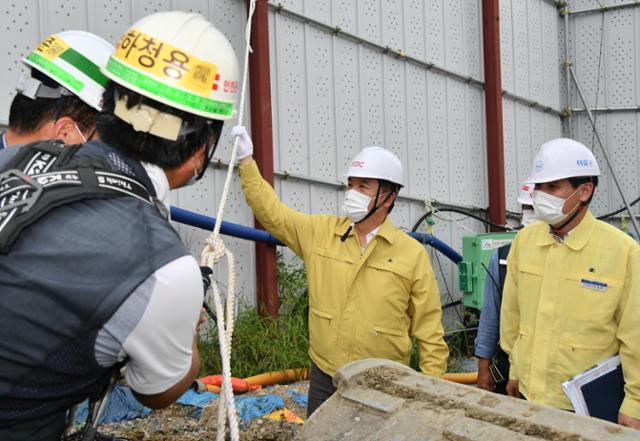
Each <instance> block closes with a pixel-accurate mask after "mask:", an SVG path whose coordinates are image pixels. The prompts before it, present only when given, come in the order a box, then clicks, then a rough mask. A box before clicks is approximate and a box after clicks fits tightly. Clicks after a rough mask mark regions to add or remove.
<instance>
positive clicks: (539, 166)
mask: <svg viewBox="0 0 640 441" xmlns="http://www.w3.org/2000/svg"><path fill="white" fill-rule="evenodd" d="M543 168H544V162H542V161H538V162H536V171H537V172H541V171H542V169H543Z"/></svg>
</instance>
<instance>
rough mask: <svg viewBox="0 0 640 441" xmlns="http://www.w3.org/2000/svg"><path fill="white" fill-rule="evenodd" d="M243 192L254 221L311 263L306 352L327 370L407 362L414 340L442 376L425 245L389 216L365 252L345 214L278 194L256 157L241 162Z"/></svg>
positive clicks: (435, 297)
mask: <svg viewBox="0 0 640 441" xmlns="http://www.w3.org/2000/svg"><path fill="white" fill-rule="evenodd" d="M239 173H240V178H241V182H242V190H243V191H244V194H245V197H246V198H247V202H248V204H249V206H250V207H251V208H252V209H253V211H254V213H255V216H256V218H257V219H258V220H259V221H260V223H261V224H262V225H263V226H264V227H265V228H266V229H267V230H268V231H269V232H270V233H271V234H273V235H274V236H275V237H277V238H278V239H280V240H281V241H282V242H284V243H285V244H286V245H287V246H288V247H289V248H291V249H292V250H293V251H294V252H295V253H296V254H297V255H298V256H300V257H301V258H302V259H303V261H304V263H305V267H306V271H307V280H308V285H309V334H310V350H309V355H310V356H311V359H312V360H313V361H314V363H316V365H317V366H318V367H319V368H320V369H321V370H322V371H324V372H325V373H327V374H329V375H333V374H334V373H335V371H336V370H337V369H339V368H340V367H341V366H343V365H345V364H347V363H349V362H352V361H354V360H359V359H362V358H369V357H374V358H385V359H389V360H394V361H397V362H400V363H404V364H409V359H410V356H411V337H415V338H416V340H417V342H418V344H419V350H420V369H421V370H422V372H424V373H425V374H430V375H434V376H441V375H442V374H443V373H444V371H445V369H446V367H447V357H448V354H449V350H448V348H447V345H446V343H445V342H444V340H443V330H442V324H441V316H442V310H441V306H440V293H439V290H438V285H437V283H436V279H435V276H434V274H433V269H432V268H431V262H430V260H429V256H428V255H427V253H426V251H425V249H424V247H423V246H422V245H420V243H418V242H417V241H416V240H414V239H413V238H411V237H410V236H408V235H407V234H405V233H403V232H402V231H400V230H398V229H397V228H396V227H394V226H393V224H392V223H391V221H390V220H389V219H387V220H386V221H385V222H384V223H383V224H382V226H381V228H380V230H379V231H378V233H377V235H376V236H375V237H374V238H373V239H372V241H371V242H370V243H369V244H368V246H367V247H366V249H365V250H364V253H362V254H361V248H360V243H359V241H358V238H357V236H356V235H355V233H354V232H353V231H351V233H350V234H349V236H348V237H347V239H346V241H344V242H342V241H340V236H342V235H343V234H344V232H345V231H346V230H347V228H348V227H349V224H350V221H349V219H348V218H346V217H338V216H331V215H307V214H303V213H300V212H297V211H295V210H293V209H291V208H289V207H287V206H286V205H284V204H283V203H282V202H280V200H279V199H278V197H277V195H276V193H275V192H274V190H273V188H271V186H270V185H269V184H268V183H267V182H266V181H265V180H264V179H262V177H261V176H260V172H259V171H258V167H257V166H256V163H255V162H253V161H252V162H251V163H247V164H243V165H241V166H240V167H239Z"/></svg>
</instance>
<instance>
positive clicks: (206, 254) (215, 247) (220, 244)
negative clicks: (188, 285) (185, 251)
mask: <svg viewBox="0 0 640 441" xmlns="http://www.w3.org/2000/svg"><path fill="white" fill-rule="evenodd" d="M226 253H227V247H226V246H225V244H224V241H223V240H222V239H221V238H220V236H213V235H211V236H209V237H208V238H207V240H206V244H205V247H204V250H202V257H203V259H206V260H207V262H212V263H213V264H216V263H218V262H220V260H221V259H222V258H223V257H224V256H225V254H226ZM207 266H209V265H207Z"/></svg>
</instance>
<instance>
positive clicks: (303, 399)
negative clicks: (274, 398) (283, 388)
mask: <svg viewBox="0 0 640 441" xmlns="http://www.w3.org/2000/svg"><path fill="white" fill-rule="evenodd" d="M287 395H289V396H290V397H291V399H292V400H293V401H295V402H296V403H298V404H299V405H300V406H303V407H306V406H307V403H308V395H307V394H305V393H302V392H298V391H295V390H288V391H287Z"/></svg>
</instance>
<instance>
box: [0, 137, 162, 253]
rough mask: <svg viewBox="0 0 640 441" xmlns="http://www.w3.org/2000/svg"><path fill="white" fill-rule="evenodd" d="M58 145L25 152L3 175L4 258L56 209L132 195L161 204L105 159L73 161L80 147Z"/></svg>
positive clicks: (0, 240)
mask: <svg viewBox="0 0 640 441" xmlns="http://www.w3.org/2000/svg"><path fill="white" fill-rule="evenodd" d="M80 147H81V146H80V145H76V146H64V145H63V144H62V143H60V142H58V141H43V142H37V143H33V144H29V145H26V146H23V147H21V150H20V152H18V153H16V155H15V156H14V157H13V158H12V159H11V161H9V163H8V164H7V166H6V167H5V169H4V170H3V171H2V173H0V254H8V253H9V251H10V250H11V247H12V245H13V244H14V243H15V241H16V239H17V238H18V236H19V235H20V233H21V232H22V231H23V230H24V229H25V228H26V227H28V226H29V225H31V224H32V223H34V222H35V221H36V220H38V219H40V218H41V217H42V216H44V215H45V214H46V213H48V212H49V211H51V210H53V209H54V208H56V207H59V206H62V205H65V204H69V203H72V202H76V201H80V200H82V199H89V198H109V197H116V196H129V197H135V198H137V199H140V200H141V201H143V202H146V203H148V204H151V205H155V201H154V198H153V196H152V195H150V194H149V191H148V190H147V188H146V187H145V186H144V185H142V184H141V183H140V182H138V181H137V180H136V179H133V178H131V177H128V176H125V175H122V174H119V173H116V172H113V171H111V170H110V169H109V167H107V166H106V164H105V163H104V162H103V161H102V160H101V159H100V158H89V159H81V160H78V161H74V160H72V158H73V154H74V153H75V152H76V151H77V150H78V148H80Z"/></svg>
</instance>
